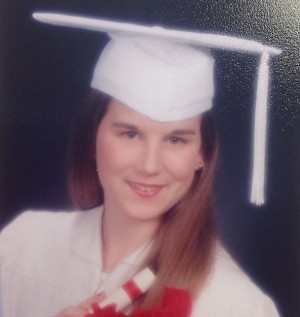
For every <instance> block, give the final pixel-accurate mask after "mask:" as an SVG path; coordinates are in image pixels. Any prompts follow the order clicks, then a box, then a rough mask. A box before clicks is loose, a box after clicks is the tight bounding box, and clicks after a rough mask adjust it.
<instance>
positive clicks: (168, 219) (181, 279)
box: [69, 90, 218, 307]
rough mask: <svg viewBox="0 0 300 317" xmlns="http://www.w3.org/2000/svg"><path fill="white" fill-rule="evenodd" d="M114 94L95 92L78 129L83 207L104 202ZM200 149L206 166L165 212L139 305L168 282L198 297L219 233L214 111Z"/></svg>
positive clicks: (74, 176)
mask: <svg viewBox="0 0 300 317" xmlns="http://www.w3.org/2000/svg"><path fill="white" fill-rule="evenodd" d="M111 100H112V98H111V97H109V96H107V95H105V94H103V93H101V92H99V91H97V90H91V92H90V93H89V95H88V96H87V98H86V100H85V102H84V104H83V108H82V111H81V113H80V114H79V117H78V121H77V124H76V127H75V130H74V137H73V141H72V143H71V148H70V171H69V189H70V194H71V197H72V199H73V202H74V204H75V206H76V207H79V208H81V209H83V210H85V209H89V208H92V207H94V206H97V205H101V204H103V203H104V201H103V189H102V187H101V184H100V182H99V179H98V174H97V172H96V163H95V144H96V134H97V129H98V126H99V123H100V122H101V119H102V118H103V117H104V115H105V113H106V111H107V107H108V105H109V103H110V101H111ZM200 127H201V128H200V129H201V131H200V132H201V137H202V145H201V151H202V155H203V158H204V163H205V166H204V167H203V169H202V170H199V171H196V172H195V176H194V180H193V183H192V185H191V187H190V189H189V190H188V192H187V193H186V194H185V196H184V197H183V198H182V199H180V201H178V203H177V204H176V205H175V206H173V207H172V208H171V209H170V210H169V211H168V212H167V213H165V214H164V216H163V218H162V220H161V225H160V227H159V229H158V232H157V235H156V237H155V239H154V242H153V246H152V249H151V251H150V254H149V256H148V258H147V259H146V263H145V264H144V265H150V266H151V267H152V268H153V269H154V270H155V271H156V273H157V278H156V281H155V283H154V285H153V287H152V288H151V289H150V291H149V292H148V293H147V294H146V295H145V297H144V298H143V299H142V301H140V302H139V304H140V305H142V306H144V307H148V306H150V305H152V304H153V303H155V302H157V301H158V300H159V296H160V294H161V292H162V290H163V289H164V288H165V287H166V286H175V287H180V288H184V289H187V290H189V291H190V292H191V293H192V295H193V296H194V297H195V296H196V295H197V293H198V292H199V290H200V289H201V285H202V283H203V282H204V280H205V277H206V276H207V275H208V273H209V269H210V267H211V265H210V264H211V261H212V248H213V244H214V243H213V242H214V237H215V221H214V212H213V181H214V174H215V168H216V161H217V152H218V151H217V150H218V142H217V136H216V132H215V128H214V125H213V123H212V119H211V117H210V114H209V113H208V112H207V113H205V114H203V115H202V116H201V125H200Z"/></svg>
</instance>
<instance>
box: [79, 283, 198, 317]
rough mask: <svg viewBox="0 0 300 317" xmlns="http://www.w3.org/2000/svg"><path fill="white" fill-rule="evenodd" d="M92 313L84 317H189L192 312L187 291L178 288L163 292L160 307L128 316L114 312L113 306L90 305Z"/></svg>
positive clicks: (156, 306) (136, 311) (139, 310)
mask: <svg viewBox="0 0 300 317" xmlns="http://www.w3.org/2000/svg"><path fill="white" fill-rule="evenodd" d="M92 308H93V311H94V312H93V313H91V314H86V315H85V317H189V315H190V314H191V312H192V298H191V295H190V293H189V292H188V291H186V290H183V289H178V288H166V289H165V290H164V291H163V294H162V298H161V305H159V304H155V305H153V306H152V307H151V308H150V309H136V310H134V311H133V312H132V313H131V314H130V315H125V314H124V313H122V312H116V309H115V305H109V306H106V307H104V308H99V307H98V305H97V304H95V305H92Z"/></svg>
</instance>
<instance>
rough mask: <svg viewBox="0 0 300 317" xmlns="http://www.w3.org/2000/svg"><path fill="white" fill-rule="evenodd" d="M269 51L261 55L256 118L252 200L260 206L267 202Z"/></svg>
mask: <svg viewBox="0 0 300 317" xmlns="http://www.w3.org/2000/svg"><path fill="white" fill-rule="evenodd" d="M268 60H269V53H268V52H267V51H264V52H263V53H262V55H261V60H260V65H259V70H258V80H257V90H256V105H255V118H254V140H253V166H252V184H251V202H252V203H254V204H256V205H258V206H260V205H262V204H264V203H265V173H266V172H265V166H266V137H267V115H268V114H267V112H268V106H267V105H268V87H269V67H268Z"/></svg>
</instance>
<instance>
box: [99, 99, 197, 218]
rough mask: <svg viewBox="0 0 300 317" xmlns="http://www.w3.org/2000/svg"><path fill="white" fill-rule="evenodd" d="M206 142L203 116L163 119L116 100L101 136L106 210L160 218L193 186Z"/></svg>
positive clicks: (100, 150) (100, 162)
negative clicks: (203, 130)
mask: <svg viewBox="0 0 300 317" xmlns="http://www.w3.org/2000/svg"><path fill="white" fill-rule="evenodd" d="M200 146H201V136H200V118H199V117H198V116H197V117H194V118H191V119H187V120H182V121H177V122H167V123H165V122H164V123H161V122H157V121H153V120H151V119H149V118H147V117H145V116H143V115H142V114H140V113H138V112H136V111H134V110H132V109H130V108H128V107H127V106H125V105H123V104H122V103H120V102H118V101H116V100H113V101H112V102H111V103H110V105H109V107H108V111H107V113H106V115H105V116H104V118H103V120H102V121H101V123H100V125H99V128H98V132H97V138H96V161H97V170H98V174H99V178H100V182H101V184H102V187H103V190H104V204H105V210H106V211H108V212H110V213H111V212H113V213H114V214H116V215H117V216H120V215H122V216H123V217H124V216H125V217H126V218H127V219H131V220H135V221H136V220H138V221H149V220H150V221H153V220H154V221H158V220H159V219H160V217H161V215H162V214H164V213H165V212H166V211H167V210H169V209H170V208H171V207H172V206H173V205H174V204H175V203H176V202H178V200H179V199H180V198H182V197H183V195H184V194H185V193H186V192H187V190H188V189H189V187H190V185H191V183H192V180H193V177H194V173H195V169H196V168H197V165H198V162H199V160H200V159H201V154H200Z"/></svg>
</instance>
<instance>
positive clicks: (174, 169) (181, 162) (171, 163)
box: [167, 151, 199, 181]
mask: <svg viewBox="0 0 300 317" xmlns="http://www.w3.org/2000/svg"><path fill="white" fill-rule="evenodd" d="M198 159H199V154H198V151H190V152H188V153H183V154H182V155H173V156H170V157H169V158H168V164H167V166H168V170H169V173H171V174H172V175H173V177H174V178H176V179H178V180H183V181H192V179H193V177H194V174H195V167H196V163H197V160H198Z"/></svg>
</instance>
